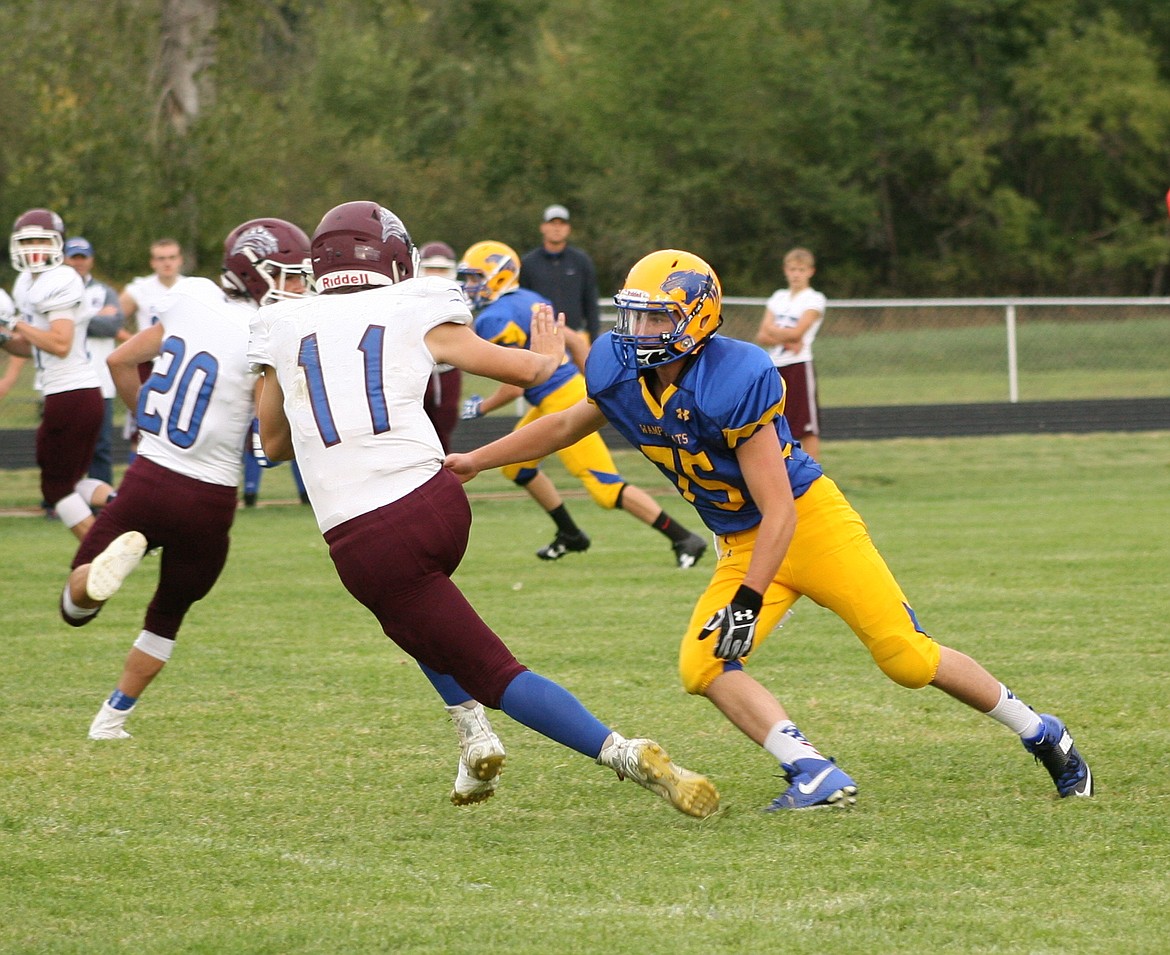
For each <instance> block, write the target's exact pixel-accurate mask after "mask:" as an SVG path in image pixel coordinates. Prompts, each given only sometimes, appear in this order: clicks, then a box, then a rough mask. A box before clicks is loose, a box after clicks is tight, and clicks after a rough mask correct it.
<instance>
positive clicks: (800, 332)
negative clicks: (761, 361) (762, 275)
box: [756, 249, 825, 458]
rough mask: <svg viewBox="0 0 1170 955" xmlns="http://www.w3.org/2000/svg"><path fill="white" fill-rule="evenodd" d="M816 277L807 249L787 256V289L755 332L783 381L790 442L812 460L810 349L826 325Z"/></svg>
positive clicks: (815, 441) (816, 435) (815, 429)
mask: <svg viewBox="0 0 1170 955" xmlns="http://www.w3.org/2000/svg"><path fill="white" fill-rule="evenodd" d="M815 272H816V260H815V259H814V258H813V254H812V253H811V252H810V251H809V250H808V249H793V250H792V251H790V252H789V253H788V254H787V255H785V256H784V276H785V278H787V279H788V288H785V289H778V290H777V291H775V292H773V293H772V297H771V298H769V299H768V304H767V306H766V307H765V308H764V317H763V318H762V319H761V320H760V328H759V331H757V332H756V342H757V344H759V345H762V346H763V347H764V348H765V349H767V351H768V354H769V356H770V357H771V359H772V364H773V365H775V366H776V370H777V371H778V372H779V373H780V377H781V378H782V379H783V380H784V393H785V398H784V417H785V418H786V419H787V420H788V427H789V428H790V429H791V430H792V436H793V437H794V438H796V440H797V441H799V442H800V446H801V447H802V448H804V450H805V451H807V452H808V453H809V454H811V455H812V456H813V457H814V458H815V457H817V455H818V454H819V452H820V449H821V439H820V433H821V425H820V414H819V409H818V407H817V379H816V374H815V372H814V371H813V353H812V344H813V339H814V338H816V337H817V332H818V331H819V330H820V327H821V322H823V321H824V320H825V296H824V295H822V294H821V293H820V292H818V291H816V289H814V288H812V286H810V285H809V282H810V281H811V280H812V277H813V274H814V273H815Z"/></svg>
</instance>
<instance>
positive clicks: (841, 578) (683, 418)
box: [447, 249, 1093, 810]
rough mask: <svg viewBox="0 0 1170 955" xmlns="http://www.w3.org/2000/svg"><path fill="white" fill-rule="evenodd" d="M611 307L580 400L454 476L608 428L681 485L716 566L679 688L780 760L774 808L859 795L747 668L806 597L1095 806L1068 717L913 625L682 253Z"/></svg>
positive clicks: (889, 670) (763, 365) (760, 365)
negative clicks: (1014, 739) (1031, 701)
mask: <svg viewBox="0 0 1170 955" xmlns="http://www.w3.org/2000/svg"><path fill="white" fill-rule="evenodd" d="M614 302H615V304H616V305H617V309H618V319H617V325H616V327H615V328H614V330H613V331H612V332H610V333H607V334H606V335H603V336H602V337H601V338H600V339H599V340H598V342H597V344H596V345H594V347H593V349H592V350H591V351H590V353H589V359H588V363H587V366H586V372H585V377H586V383H587V387H588V399H587V400H583V401H580V402H578V403H577V404H575V405H573V406H572V407H571V408H568V409H566V410H564V411H562V412H560V413H558V414H553V415H548V416H546V417H543V418H541V419H540V420H539V421H535V422H533V423H531V424H529V425H527V426H526V427H524V428H522V429H520V430H518V431H515V432H513V433H512V434H510V435H507V436H506V437H504V438H501V439H499V440H498V441H494V442H492V443H491V444H488V445H485V446H484V447H482V448H479V449H478V450H476V451H473V452H471V453H470V454H454V455H450V456H449V457H448V458H447V467H448V468H449V469H451V470H452V471H454V472H455V473H456V474H457V475H458V476H459V477H460V479H461V480H464V481H468V480H470V479H471V478H473V477H474V476H475V475H476V474H477V473H478V472H480V471H482V470H485V469H487V468H496V467H500V466H502V465H505V464H508V463H510V462H513V461H522V460H528V459H532V458H539V457H542V456H544V455H546V454H549V453H551V452H553V451H555V450H556V449H557V448H562V447H565V446H566V445H569V444H572V443H573V442H575V441H579V440H581V438H582V437H583V436H584V435H586V434H590V433H592V432H594V431H596V430H597V429H598V428H600V427H601V426H602V425H604V424H605V422H606V420H608V421H609V422H610V423H611V424H612V425H613V426H614V427H615V428H616V429H617V430H618V431H619V432H620V433H621V434H622V436H623V437H625V438H626V440H628V441H629V442H630V443H631V444H632V445H634V447H636V448H638V450H640V451H641V452H642V453H643V454H644V455H646V457H647V458H649V459H650V460H651V461H652V462H654V464H656V465H657V466H658V468H659V470H661V471H662V473H663V474H664V475H665V476H666V477H667V478H669V479H670V480H671V481H672V482H673V483H674V484H675V486H676V487H677V488H678V491H679V493H680V494H681V495H682V496H683V497H684V498H685V499H686V500H687V501H689V502H690V503H691V504H692V505H694V507H695V509H696V510H697V511H698V512H699V514H700V516H701V517H702V519H703V521H704V523H705V524H706V525H707V526H708V527H709V528H710V529H711V530H712V531H713V532H714V534H715V535H716V543H717V551H718V563H717V565H716V567H715V573H714V576H713V577H712V578H711V582H710V583H709V584H708V586H707V590H706V591H705V592H704V594H703V595H702V597H700V598H699V602H698V603H697V604H696V606H695V609H694V612H693V614H692V616H691V620H690V623H689V625H688V626H687V631H686V634H685V635H684V637H683V640H682V646H681V649H680V652H679V669H680V673H681V676H682V681H683V684H684V686H685V687H686V689H687V690H688V692H690V693H696V694H701V695H703V696H706V697H707V699H709V700H710V701H711V702H712V703H714V704H715V706H716V707H717V708H718V709H719V710H720V711H721V712H722V713H723V714H724V716H726V717H727V718H728V719H729V720H730V721H731V722H732V723H733V724H734V725H735V726H737V727H738V728H739V729H740V730H741V731H742V732H743V733H744V734H745V735H747V736H748V737H749V738H750V739H751V740H753V741H754V742H755V743H757V744H759V745H760V746H762V747H763V748H764V749H765V750H767V752H769V753H770V754H771V755H772V756H774V757H775V758H776V759H777V761H778V762H779V763H780V765H781V767H782V768H783V771H784V774H785V776H786V778H787V781H788V787H787V789H786V790H785V791H784V792H782V793H781V794H780V795H779V796H778V797H777V798H776V799H774V800H773V801H772V803H771V805H770V806H769V807H768V808H769V809H772V810H777V809H804V808H810V807H814V806H823V805H848V804H850V803H852V802H854V801H855V794H856V792H857V785H856V783H855V782H854V781H853V779H852V778H851V777H850V776H849V775H848V774H847V773H846V772H845V771H844V770H842V769H841V768H839V767H838V766H837V765H836V764H835V763H834V762H833V761H832V760H830V759H827V758H825V757H824V756H823V755H822V754H821V753H820V752H819V751H818V750H817V749H816V747H814V746H813V745H812V744H811V743H810V742H809V741H808V739H807V738H806V737H805V736H804V735H803V734H802V733H801V732H800V731H799V730H798V729H797V728H796V726H795V725H794V723H793V722H792V720H791V719H789V716H788V714H787V712H786V711H785V709H784V707H783V706H782V705H781V703H780V702H779V701H778V700H777V699H776V698H775V697H774V696H773V695H772V693H771V692H770V691H769V690H767V689H765V687H764V686H763V685H762V684H760V683H759V682H758V681H756V680H755V678H754V677H752V676H751V675H750V674H749V673H748V670H747V664H748V662H749V660H750V659H751V655H752V654H753V652H754V651H755V649H756V648H757V646H758V645H759V644H760V643H762V642H763V640H764V639H765V638H766V636H767V635H768V633H769V632H770V631H771V630H772V629H773V628H775V627H776V626H778V625H779V624H780V623H781V622H782V620H783V617H784V615H785V614H786V613H787V612H788V610H789V608H791V607H792V605H793V604H794V603H795V602H796V600H797V599H798V598H799V597H801V596H802V595H805V596H808V597H810V598H811V599H813V600H815V601H816V602H817V603H818V604H821V605H822V606H824V607H828V608H829V609H830V610H832V611H833V612H834V613H836V614H837V615H838V616H839V617H841V619H842V620H844V621H845V622H846V623H847V624H848V625H849V627H850V629H852V630H853V632H854V633H855V634H856V635H857V637H858V638H859V639H860V640H861V642H862V643H863V644H864V645H865V647H866V649H868V650H869V652H870V654H871V655H872V656H873V659H874V662H876V663H877V665H878V666H879V667H880V668H881V669H882V671H883V672H884V673H885V674H886V675H887V676H888V677H889V678H890V679H892V680H894V681H895V682H896V683H899V684H900V685H902V686H906V687H911V688H918V687H923V686H927V685H930V686H935V687H938V688H939V689H940V690H942V691H943V692H944V693H947V694H948V695H950V696H952V697H954V698H955V699H957V700H959V701H960V702H962V703H966V704H967V705H968V706H970V707H972V708H973V709H975V710H978V711H979V712H980V713H986V714H987V715H988V716H990V717H992V718H993V719H995V720H997V721H999V722H1000V723H1002V724H1004V725H1005V726H1007V727H1009V728H1010V729H1011V730H1013V731H1014V732H1015V733H1017V734H1018V735H1019V737H1020V739H1021V741H1022V742H1023V744H1024V747H1025V749H1026V750H1027V751H1028V752H1030V753H1032V754H1033V755H1034V756H1035V757H1036V758H1037V760H1039V761H1040V762H1041V763H1042V764H1043V765H1044V767H1045V769H1047V770H1048V772H1049V774H1050V775H1051V776H1052V780H1053V782H1054V783H1055V784H1056V788H1057V791H1058V793H1059V794H1060V796H1062V797H1064V796H1090V795H1092V792H1093V777H1092V774H1091V773H1090V771H1089V766H1088V764H1087V763H1086V762H1085V761H1084V759H1083V758H1082V757H1081V755H1080V753H1079V752H1078V751H1077V749H1076V747H1075V746H1074V745H1073V741H1072V737H1071V736H1070V734H1069V732H1068V730H1067V729H1066V728H1065V725H1064V723H1063V722H1061V720H1059V719H1058V718H1057V717H1055V716H1051V715H1048V714H1037V713H1035V712H1034V711H1033V710H1032V709H1031V708H1030V707H1029V706H1027V705H1026V704H1025V703H1024V702H1023V701H1021V700H1020V699H1018V698H1017V697H1016V696H1015V695H1014V694H1013V693H1012V692H1011V691H1010V690H1009V689H1008V688H1007V687H1006V686H1004V685H1003V684H1002V683H1000V682H999V681H998V680H997V679H996V678H995V677H994V676H992V675H991V674H990V673H989V672H988V671H987V670H986V669H984V668H983V666H982V665H980V664H979V663H977V662H976V661H975V660H973V659H972V658H971V657H969V656H967V655H966V654H963V653H960V652H958V651H957V650H954V649H951V648H950V647H946V646H943V645H942V644H940V643H938V642H937V641H935V640H934V639H933V638H932V637H930V636H929V635H928V634H927V633H926V632H925V631H924V630H923V629H922V627H921V626H920V625H919V622H918V619H917V617H916V616H915V613H914V610H913V609H912V608H911V605H910V602H909V601H908V600H907V598H906V596H905V595H904V594H903V593H902V589H901V587H900V586H899V585H898V582H897V581H896V580H895V579H894V576H893V574H891V572H890V571H889V569H888V568H887V566H886V563H885V561H884V560H883V559H882V557H881V555H880V554H879V553H878V551H877V549H876V548H875V546H874V544H873V542H872V541H871V540H870V537H869V534H868V532H867V531H866V528H865V524H864V523H863V522H862V520H861V517H860V516H859V515H858V514H857V512H856V511H855V510H854V509H853V507H852V506H851V505H850V504H849V502H848V501H847V500H846V499H845V497H844V496H843V495H842V494H841V492H840V490H838V488H837V486H836V484H834V483H833V481H832V480H831V479H829V478H828V477H827V476H825V474H824V473H823V472H822V469H821V466H820V465H819V464H818V463H817V462H816V461H815V460H814V459H813V458H812V457H810V456H809V455H808V454H806V453H805V452H804V451H803V450H801V448H800V446H799V444H797V443H796V442H794V441H793V440H792V436H791V432H790V431H789V429H788V425H787V424H786V423H785V421H784V417H783V415H782V412H783V409H784V392H783V386H782V383H781V379H780V377H779V376H778V375H777V374H776V371H775V368H774V367H773V366H772V363H771V361H770V360H769V358H768V356H767V353H766V352H764V351H763V350H762V349H761V348H759V347H758V346H756V345H754V344H750V343H748V342H743V341H738V340H735V339H731V338H726V337H724V336H721V335H717V334H715V332H716V330H717V329H718V328H719V326H720V324H721V323H722V320H723V319H722V291H721V289H720V285H719V279H718V277H717V276H716V275H715V272H714V271H713V270H712V269H711V267H710V266H709V265H708V264H707V263H706V262H704V261H703V260H702V259H701V258H699V257H698V256H697V255H693V254H691V253H689V252H680V251H677V250H673V249H667V250H663V251H659V252H653V253H651V254H650V255H648V256H646V257H645V258H643V259H642V260H640V261H639V262H638V263H637V264H636V265H635V266H634V267H633V269H632V270H631V271H630V273H629V276H628V277H627V279H626V283H625V287H624V288H623V289H622V290H621V291H620V292H618V294H617V295H616V296H615V297H614Z"/></svg>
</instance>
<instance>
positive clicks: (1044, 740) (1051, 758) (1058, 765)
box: [1022, 713, 1093, 799]
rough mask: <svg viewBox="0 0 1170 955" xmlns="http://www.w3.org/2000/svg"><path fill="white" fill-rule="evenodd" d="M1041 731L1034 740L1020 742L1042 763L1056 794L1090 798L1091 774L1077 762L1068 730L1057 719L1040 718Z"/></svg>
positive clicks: (1081, 762) (1051, 717)
mask: <svg viewBox="0 0 1170 955" xmlns="http://www.w3.org/2000/svg"><path fill="white" fill-rule="evenodd" d="M1040 722H1041V723H1043V724H1044V728H1043V730H1042V731H1041V733H1040V735H1039V736H1037V737H1036V738H1035V739H1030V740H1029V739H1026V740H1023V741H1022V742H1023V744H1024V749H1026V750H1027V751H1028V752H1029V753H1031V754H1032V755H1033V756H1035V757H1036V761H1037V762H1038V763H1043V764H1044V768H1045V769H1047V770H1048V775H1050V776H1051V777H1052V781H1053V782H1054V783H1056V791H1057V792H1058V793H1060V795H1061V798H1062V799H1063V798H1064V797H1066V796H1091V795H1093V774H1092V773H1091V772H1090V771H1089V764H1088V763H1086V762H1085V761H1084V759H1082V758H1081V754H1080V753H1078V752H1077V748H1076V745H1075V744H1074V743H1073V738H1072V735H1071V734H1070V733H1069V731H1068V728H1067V727H1066V726H1065V725H1064V723H1063V722H1061V721H1060V720H1059V719H1057V717H1055V716H1050V715H1049V714H1048V713H1041V714H1040Z"/></svg>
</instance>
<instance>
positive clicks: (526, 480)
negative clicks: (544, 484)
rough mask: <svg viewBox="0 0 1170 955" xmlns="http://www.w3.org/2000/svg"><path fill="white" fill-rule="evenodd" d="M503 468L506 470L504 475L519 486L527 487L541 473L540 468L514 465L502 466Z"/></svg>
mask: <svg viewBox="0 0 1170 955" xmlns="http://www.w3.org/2000/svg"><path fill="white" fill-rule="evenodd" d="M501 470H502V471H503V472H504V477H506V478H507V479H508V480H509V481H511V482H512V483H513V484H515V485H516V486H517V487H527V486H528V485H529V484H531V483H532V481H533V480H534V479H535V477H536V475H538V474H539V473H540V469H539V468H518V467H514V466H512V465H509V466H508V467H505V468H501Z"/></svg>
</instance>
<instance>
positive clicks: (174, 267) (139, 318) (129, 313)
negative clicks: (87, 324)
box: [118, 238, 184, 459]
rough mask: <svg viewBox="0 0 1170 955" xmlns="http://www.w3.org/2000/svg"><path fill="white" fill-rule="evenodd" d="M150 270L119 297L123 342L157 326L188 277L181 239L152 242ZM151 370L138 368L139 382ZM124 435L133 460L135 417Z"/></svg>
mask: <svg viewBox="0 0 1170 955" xmlns="http://www.w3.org/2000/svg"><path fill="white" fill-rule="evenodd" d="M150 268H151V273H150V275H140V276H138V278H136V279H132V280H131V281H130V283H129V284H128V285H127V286H126V287H125V288H124V289H122V292H121V294H120V295H119V296H118V304H119V305H121V306H122V320H123V323H124V324H123V327H122V330H121V331H120V332H118V341H119V342H125V341H129V340H130V338H131V337H132V336H133V335H134V334H136V333H137V332H140V331H142V330H143V329H144V328H149V327H150V326H151V325H153V324H155V323H156V322H157V321H158V308H159V305H160V303H161V302H162V301H163V300H164V299H165V298H166V296H167V293H168V292H170V290H171V289H172V288H173V287H174V285H175V283H176V282H178V281H179V279H181V278H183V277H184V276H183V247H182V246H181V245H180V244H179V242H178V240H177V239H165V238H164V239H155V240H154V241H153V242H152V243H150ZM150 371H151V364H150V362H143V364H142V365H141V366H140V367H139V369H138V378H139V380H140V381H146V379H147V378H148V377H149V376H150ZM122 434H123V436H124V437H126V438H128V439H130V442H131V448H132V450H131V452H130V456H131V459H133V457H134V450H133V449H134V448H137V446H138V436H137V434H136V433H135V431H134V415H133V414H131V415H129V416H128V417H127V418H126V426H125V427H124V428H123V430H122Z"/></svg>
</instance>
